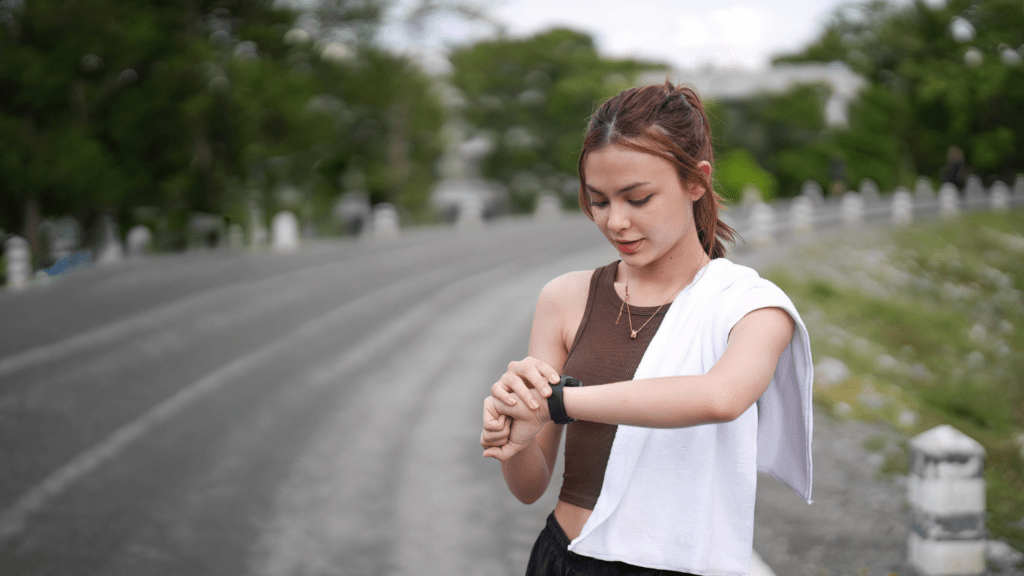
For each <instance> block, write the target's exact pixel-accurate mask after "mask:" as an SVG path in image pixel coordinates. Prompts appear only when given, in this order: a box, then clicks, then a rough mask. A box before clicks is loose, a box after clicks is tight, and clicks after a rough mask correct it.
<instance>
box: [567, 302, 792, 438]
mask: <svg viewBox="0 0 1024 576" xmlns="http://www.w3.org/2000/svg"><path fill="white" fill-rule="evenodd" d="M794 330H795V324H794V322H793V318H792V317H791V316H790V315H789V313H787V312H786V311H785V310H783V309H781V308H760V309H758V310H754V311H752V312H750V313H749V314H747V315H746V316H744V317H743V318H742V319H741V320H740V321H739V322H737V323H736V325H735V326H734V327H733V329H732V332H730V334H729V345H728V346H727V347H726V349H725V352H724V353H723V354H722V357H721V358H719V359H718V362H716V363H715V365H714V366H712V367H711V370H709V371H708V373H707V374H704V375H699V376H667V377H662V378H650V379H645V380H630V381H627V382H617V383H614V384H607V385H604V386H586V387H583V388H567V389H565V391H564V393H563V399H564V403H565V410H566V413H567V414H568V415H569V416H571V417H573V418H576V419H577V420H588V421H591V422H603V423H607V424H625V425H629V426H644V427H647V428H680V427H683V426H694V425H698V424H711V423H717V422H729V421H731V420H735V419H736V418H738V417H739V416H740V415H741V414H743V413H744V412H745V411H746V410H747V408H750V406H751V405H752V404H753V403H754V402H756V401H757V399H758V398H760V397H761V394H763V393H764V391H765V390H766V389H767V388H768V384H770V383H771V380H772V376H773V375H774V374H775V366H776V364H778V361H779V357H780V356H781V355H782V352H783V351H784V350H785V349H786V346H788V345H789V343H790V341H792V339H793V331H794Z"/></svg>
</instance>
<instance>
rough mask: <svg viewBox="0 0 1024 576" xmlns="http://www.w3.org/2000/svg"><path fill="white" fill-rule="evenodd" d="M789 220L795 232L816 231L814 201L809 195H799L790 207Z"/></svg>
mask: <svg viewBox="0 0 1024 576" xmlns="http://www.w3.org/2000/svg"><path fill="white" fill-rule="evenodd" d="M789 222H790V226H791V227H792V228H793V232H796V233H798V234H806V233H809V232H814V201H813V200H811V198H810V197H809V196H797V197H796V198H795V199H793V204H791V205H790V207H789Z"/></svg>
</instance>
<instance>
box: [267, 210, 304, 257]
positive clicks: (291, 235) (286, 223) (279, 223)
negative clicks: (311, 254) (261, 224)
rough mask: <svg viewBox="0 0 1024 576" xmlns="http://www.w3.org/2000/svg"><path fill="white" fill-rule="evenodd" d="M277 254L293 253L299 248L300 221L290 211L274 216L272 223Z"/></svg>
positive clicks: (272, 234) (271, 227)
mask: <svg viewBox="0 0 1024 576" xmlns="http://www.w3.org/2000/svg"><path fill="white" fill-rule="evenodd" d="M270 230H271V238H272V241H273V245H274V251H275V252H291V251H292V250H297V249H298V247H299V219H298V218H296V217H295V214H293V213H292V212H289V211H288V210H282V211H280V212H278V213H277V214H274V218H273V220H271V222H270Z"/></svg>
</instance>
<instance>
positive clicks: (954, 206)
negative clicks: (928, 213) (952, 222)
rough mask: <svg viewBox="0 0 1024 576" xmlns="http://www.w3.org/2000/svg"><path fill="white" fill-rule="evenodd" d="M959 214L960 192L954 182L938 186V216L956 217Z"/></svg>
mask: <svg viewBox="0 0 1024 576" xmlns="http://www.w3.org/2000/svg"><path fill="white" fill-rule="evenodd" d="M959 214H960V192H959V191H958V190H957V189H956V184H953V183H952V182H946V183H944V184H943V185H942V187H940V188H939V216H941V217H943V218H956V217H957V216H958V215H959Z"/></svg>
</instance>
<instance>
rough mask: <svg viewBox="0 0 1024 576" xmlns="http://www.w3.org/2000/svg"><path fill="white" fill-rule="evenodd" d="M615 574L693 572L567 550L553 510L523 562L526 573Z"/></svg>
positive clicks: (559, 575)
mask: <svg viewBox="0 0 1024 576" xmlns="http://www.w3.org/2000/svg"><path fill="white" fill-rule="evenodd" d="M619 574H634V575H637V576H674V575H678V576H693V575H692V574H685V573H683V572H673V571H671V570H657V569H655V568H644V567H643V566H634V565H632V564H626V563H625V562H609V561H607V560H598V559H597V558H590V557H589V556H580V555H579V554H576V553H575V552H570V551H569V537H568V536H566V535H565V532H564V531H563V530H562V527H561V526H559V525H558V520H555V514H554V512H552V513H551V514H550V515H549V516H548V523H547V526H545V527H544V529H543V530H541V532H540V536H538V537H537V542H535V543H534V545H533V552H531V553H530V563H529V564H528V565H527V566H526V576H618V575H619Z"/></svg>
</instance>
